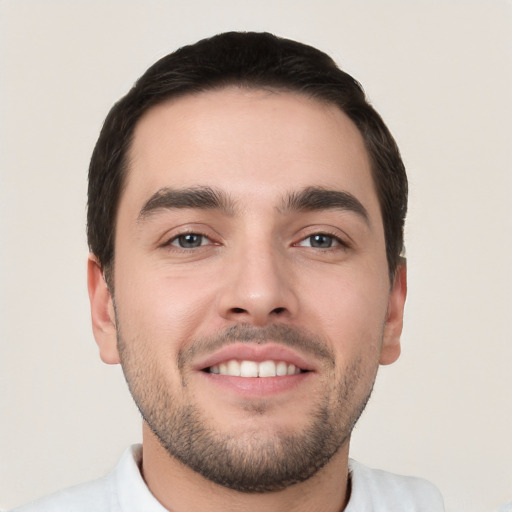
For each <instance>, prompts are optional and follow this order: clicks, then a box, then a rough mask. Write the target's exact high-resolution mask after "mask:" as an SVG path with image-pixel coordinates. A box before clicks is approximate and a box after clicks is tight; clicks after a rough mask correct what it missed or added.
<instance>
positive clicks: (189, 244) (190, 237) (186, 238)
mask: <svg viewBox="0 0 512 512" xmlns="http://www.w3.org/2000/svg"><path fill="white" fill-rule="evenodd" d="M209 243H211V242H210V239H209V238H208V237H207V236H205V235H200V234H199V233H184V234H183V235H179V236H177V237H175V238H173V239H172V240H170V241H169V245H173V246H175V247H181V248H182V249H195V248H196V247H201V246H203V245H208V244H209Z"/></svg>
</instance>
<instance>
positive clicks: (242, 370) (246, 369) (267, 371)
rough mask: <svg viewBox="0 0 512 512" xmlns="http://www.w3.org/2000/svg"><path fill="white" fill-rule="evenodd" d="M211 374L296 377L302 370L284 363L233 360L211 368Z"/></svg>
mask: <svg viewBox="0 0 512 512" xmlns="http://www.w3.org/2000/svg"><path fill="white" fill-rule="evenodd" d="M210 373H216V374H220V375H228V376H230V377H282V376H285V375H296V374H298V373H300V369H299V368H296V367H295V365H293V364H287V363H285V362H284V361H279V362H277V363H276V362H275V361H263V362H262V363H257V362H256V361H237V360H236V359H232V360H230V361H226V362H224V363H220V364H218V365H215V366H211V367H210Z"/></svg>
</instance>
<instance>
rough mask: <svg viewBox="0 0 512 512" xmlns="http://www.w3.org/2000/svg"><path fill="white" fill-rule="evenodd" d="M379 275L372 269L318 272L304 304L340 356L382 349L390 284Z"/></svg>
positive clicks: (361, 354) (350, 355) (318, 328)
mask: <svg viewBox="0 0 512 512" xmlns="http://www.w3.org/2000/svg"><path fill="white" fill-rule="evenodd" d="M380 276H381V274H378V273H374V272H372V271H371V270H368V271H366V272H353V273H350V272H344V273H343V274H342V273H339V275H332V274H331V275H330V276H326V275H324V276H322V275H317V276H316V277H315V279H314V280H313V282H315V286H314V288H311V287H309V289H310V290H311V293H309V294H308V295H307V300H308V304H307V305H305V308H306V310H308V311H309V312H310V315H312V319H311V322H313V321H314V322H315V323H316V324H317V326H316V330H319V331H321V333H322V334H323V335H324V336H326V337H327V338H328V339H329V341H330V342H331V343H332V346H333V348H334V349H335V351H336V352H337V353H338V354H339V356H340V357H341V358H353V357H356V355H357V354H358V355H359V356H361V357H365V356H364V354H365V353H368V354H371V353H375V352H376V351H378V350H380V342H381V337H382V332H383V327H384V321H385V317H386V311H387V300H388V284H387V282H386V281H385V280H383V279H382V278H381V277H380ZM313 319H314V320H313Z"/></svg>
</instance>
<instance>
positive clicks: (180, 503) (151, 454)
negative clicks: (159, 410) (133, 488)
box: [142, 423, 349, 512]
mask: <svg viewBox="0 0 512 512" xmlns="http://www.w3.org/2000/svg"><path fill="white" fill-rule="evenodd" d="M348 444H349V443H348V441H347V442H346V443H345V444H344V445H343V446H342V447H341V448H340V449H339V450H338V452H337V453H336V454H335V455H334V457H333V458H332V459H331V460H330V461H329V462H328V463H327V464H326V465H325V466H324V467H323V468H322V469H321V470H319V471H318V472H317V473H316V474H315V475H314V476H313V477H311V478H310V479H308V480H306V481H305V482H302V483H299V484H295V485H292V486H290V487H288V488H286V489H284V490H282V491H275V492H269V493H242V492H238V491H234V490H231V489H228V488H225V487H223V486H220V485H218V484H215V483H213V482H210V481H209V480H207V479H205V478H204V477H203V476H201V475H199V474H198V473H196V472H195V471H193V470H191V469H190V468H188V467H187V466H185V465H183V464H182V463H180V462H179V461H177V460H176V459H175V458H174V457H171V456H170V455H169V454H168V453H167V452H166V450H165V449H164V448H163V447H162V446H161V445H160V443H159V441H158V439H157V438H156V437H155V435H154V434H153V433H152V432H151V430H150V429H149V427H148V426H147V425H146V424H145V423H144V428H143V452H142V453H143V455H142V475H143V477H144V480H145V482H146V485H147V486H148V488H149V490H150V491H151V492H152V494H153V495H154V496H155V497H156V499H157V500H158V501H159V502H160V503H161V504H162V505H163V506H164V507H165V508H166V509H167V510H169V511H172V512H203V511H204V510H208V511H209V512H221V511H222V512H231V511H233V512H234V511H237V512H241V511H243V512H253V511H254V512H256V511H257V512H259V511H260V510H262V509H263V510H265V511H266V512H282V511H283V510H293V511H294V512H317V511H318V512H320V511H322V512H341V511H343V510H344V509H345V506H346V504H347V502H348V498H349V496H348V494H349V492H348V484H347V482H348Z"/></svg>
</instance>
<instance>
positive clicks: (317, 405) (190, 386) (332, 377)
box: [21, 33, 443, 512]
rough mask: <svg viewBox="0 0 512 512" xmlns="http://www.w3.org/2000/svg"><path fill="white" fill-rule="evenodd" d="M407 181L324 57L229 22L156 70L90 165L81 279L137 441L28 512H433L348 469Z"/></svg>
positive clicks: (356, 93)
mask: <svg viewBox="0 0 512 512" xmlns="http://www.w3.org/2000/svg"><path fill="white" fill-rule="evenodd" d="M406 203H407V180H406V175H405V170H404V167H403V164H402V161H401V159H400V155H399V152H398V149H397V147H396V144H395V142H394V140H393V138H392V136H391V134H390V133H389V131H388V129H387V128H386V126H385V125H384V123H383V122H382V120H381V118H380V117H379V116H378V114H377V113H376V112H375V111H374V110H373V108H372V107H371V106H369V104H368V103H367V102H366V100H365V97H364V93H363V91H362V89H361V87H360V86H359V84H358V83H357V82H356V81H355V80H354V79H353V78H352V77H350V76H349V75H347V74H346V73H344V72H342V71H341V70H339V69H338V68H337V67H336V65H335V64H334V62H333V61H332V60H331V59H330V58H329V57H328V56H326V55H325V54H323V53H321V52H320V51H318V50H316V49H314V48H311V47H308V46H305V45H302V44H299V43H296V42H293V41H288V40H284V39H280V38H277V37H275V36H272V35H270V34H253V33H228V34H222V35H219V36H216V37H213V38H211V39H207V40H203V41H200V42H199V43H197V44H195V45H192V46H188V47H184V48H182V49H180V50H178V51H177V52H175V53H173V54H171V55H168V56H167V57H164V58H163V59H161V60H160V61H159V62H157V63H156V64H154V65H153V66H152V67H151V68H150V69H149V70H148V71H147V72H146V73H145V74H144V75H143V76H142V77H141V78H140V79H139V81H138V82H137V83H136V85H135V86H134V87H133V88H132V90H131V91H130V92H129V93H128V94H127V95H126V96H125V97H124V98H123V99H121V100H120V101H119V102H118V103H117V104H116V105H115V106H114V107H113V109H112V110H111V112H110V113H109V115H108V117H107V119H106V121H105V124H104V127H103V129H102V132H101V134H100V137H99V140H98V142H97V145H96V148H95V150H94V153H93V156H92V160H91V166H90V173H89V205H88V239H89V246H90V250H91V256H90V258H89V267H88V284H89V295H90V301H91V311H92V322H93V330H94V335H95V338H96V341H97V343H98V346H99V349H100V354H101V358H102V359H103V361H104V362H106V363H109V364H117V363H120V364H121V365H122V367H123V371H124V374H125V377H126V380H127V383H128V386H129V388H130V391H131V393H132V395H133V398H134V400H135V402H136V403H137V406H138V407H139V410H140V412H141V414H142V417H143V444H142V446H134V447H132V448H131V449H129V450H128V451H127V452H126V453H125V454H124V456H123V458H122V459H121V461H120V463H119V465H118V466H117V468H116V469H115V470H114V471H113V472H112V473H111V474H110V475H108V476H107V477H105V478H103V479H101V480H98V481H95V482H92V483H89V484H85V485H82V486H79V487H77V488H73V489H71V490H68V491H63V492H61V493H58V494H56V495H54V496H52V497H49V498H46V499H43V500H40V501H39V502H36V503H35V504H33V505H29V506H27V507H26V508H22V509H21V510H25V511H29V510H48V511H50V510H52V511H53V510H66V511H75V510H83V511H86V510H87V511H91V510H95V511H96V510H98V511H102V510H112V511H123V512H127V511H142V510H143V511H145V512H148V511H155V512H156V511H164V510H170V511H173V512H194V511H204V510H208V511H217V510H222V511H225V510H236V511H239V510H245V511H252V510H261V509H263V510H266V511H270V512H272V511H282V510H287V509H293V510H295V511H315V510H318V511H323V512H329V511H332V512H334V511H336V512H338V511H341V510H345V511H352V512H354V511H370V510H378V511H393V512H397V511H412V510H414V511H427V510H428V511H429V512H435V511H438V510H443V505H442V499H441V497H440V495H439V493H438V491H437V490H436V489H435V488H434V487H433V486H432V485H431V484H429V483H427V482H425V481H423V480H420V479H416V478H410V477H401V476H397V475H392V474H390V473H385V472H382V471H376V470H372V469H369V468H366V467H364V466H362V465H361V464H359V463H357V462H355V461H351V460H349V441H350V435H351V431H352V429H353V427H354V425H355V423H356V421H357V419H358V418H359V415H360V414H361V412H362V411H363V409H364V407H365V404H366V402H367V400H368V398H369V396H370V393H371V389H372V386H373V383H374V380H375V376H376V372H377V368H378V365H379V364H389V363H392V362H394V361H395V360H396V359H397V358H398V356H399V352H400V344H399V338H400V334H401V330H402V318H403V308H404V302H405V297H406V271H405V262H404V260H403V258H402V257H401V254H402V251H403V223H404V219H405V214H406Z"/></svg>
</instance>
